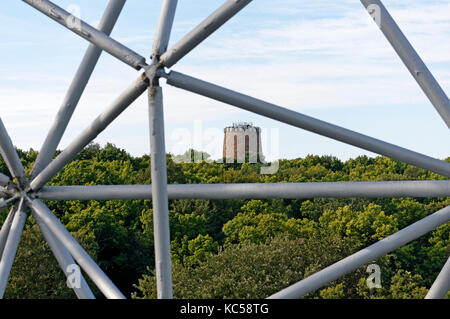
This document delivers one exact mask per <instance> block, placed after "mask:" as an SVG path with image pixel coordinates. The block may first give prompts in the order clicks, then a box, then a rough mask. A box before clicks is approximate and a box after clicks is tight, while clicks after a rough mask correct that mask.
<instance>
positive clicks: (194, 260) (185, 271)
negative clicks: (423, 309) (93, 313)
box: [0, 144, 450, 298]
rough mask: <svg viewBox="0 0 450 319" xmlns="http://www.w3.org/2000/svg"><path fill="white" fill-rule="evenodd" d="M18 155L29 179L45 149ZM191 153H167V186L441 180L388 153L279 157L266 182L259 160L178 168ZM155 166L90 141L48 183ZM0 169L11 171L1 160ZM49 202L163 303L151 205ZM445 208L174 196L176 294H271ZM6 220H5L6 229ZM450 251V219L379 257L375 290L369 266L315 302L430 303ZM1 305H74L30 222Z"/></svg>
mask: <svg viewBox="0 0 450 319" xmlns="http://www.w3.org/2000/svg"><path fill="white" fill-rule="evenodd" d="M18 152H19V156H20V157H21V159H22V162H23V163H24V165H25V167H26V171H27V173H29V171H30V170H31V167H32V165H33V163H34V160H35V159H36V156H37V153H36V152H35V151H34V150H29V151H22V150H18ZM191 153H192V152H187V153H186V154H185V155H184V156H182V157H172V156H171V155H168V157H167V167H168V180H169V183H172V184H197V183H203V184H213V183H256V182H258V183H274V182H333V181H377V180H432V179H445V178H443V177H442V176H439V175H437V174H434V173H430V172H428V171H425V170H422V169H419V168H416V167H413V166H410V165H407V164H403V163H400V162H397V161H393V160H390V159H388V158H385V157H376V158H369V157H366V156H361V157H358V158H355V159H351V160H348V161H345V162H343V161H341V160H339V159H337V158H335V157H332V156H307V157H306V158H299V159H293V160H281V161H280V162H279V170H278V172H277V173H276V174H274V175H262V174H260V168H261V164H248V163H244V164H218V163H208V162H206V161H203V162H201V163H193V162H181V163H180V161H179V159H180V158H183V159H186V158H189V156H187V155H190V154H191ZM204 158H207V155H206V156H205V157H204ZM447 161H449V162H450V158H448V159H447ZM149 167H150V158H149V156H142V157H133V156H130V155H129V154H128V153H127V152H126V151H125V150H123V149H119V148H117V147H115V146H114V145H112V144H107V145H106V146H104V147H101V146H99V145H98V144H90V145H89V146H88V147H86V148H85V149H84V150H83V151H82V152H81V153H80V154H79V155H78V156H77V158H76V159H75V160H74V161H73V162H71V163H70V164H68V165H67V166H66V167H65V168H64V169H63V170H62V171H61V172H60V173H59V174H58V175H56V176H55V177H54V178H53V179H52V181H51V184H53V185H112V184H150V183H151V177H150V170H149ZM0 171H1V172H2V173H4V174H8V170H7V168H6V165H5V163H4V162H3V161H2V160H0ZM46 204H47V205H48V206H49V207H50V208H51V209H52V210H53V212H54V213H55V214H56V215H57V216H58V217H59V219H60V220H61V221H62V222H63V224H64V225H65V226H66V227H67V228H68V229H69V231H70V232H71V233H72V234H73V235H74V237H75V238H76V239H77V240H79V242H80V243H81V245H82V246H83V247H84V248H85V249H86V250H87V251H88V252H89V253H90V254H91V256H93V258H94V259H95V260H96V261H97V262H98V264H99V265H100V267H101V268H102V269H103V270H104V271H105V272H106V273H107V274H108V275H109V276H110V277H111V279H112V280H113V281H114V282H115V283H116V284H117V285H118V287H119V288H120V289H121V290H122V291H123V292H124V293H125V294H126V295H127V297H133V298H155V297H156V286H155V278H154V271H153V269H154V246H153V215H152V204H151V201H149V200H146V201H142V200H140V201H67V202H63V201H47V202H46ZM448 205H450V198H403V199H355V198H349V199H320V198H317V199H298V200H292V199H289V200H283V199H273V200H240V199H239V200H238V199H236V200H171V201H170V203H169V215H170V216H169V217H170V228H171V243H172V262H173V284H174V296H175V297H176V298H264V297H267V296H269V295H271V294H273V293H275V292H277V291H279V290H281V289H282V288H285V287H287V286H288V285H290V284H292V283H294V282H297V281H299V280H301V279H302V278H304V277H306V276H309V275H311V274H313V273H314V272H316V271H318V270H320V269H323V268H324V267H326V266H328V265H330V264H332V263H334V262H336V261H338V260H340V259H342V258H344V257H346V256H348V255H349V254H351V253H353V252H356V251H358V250H359V249H361V248H364V247H366V246H368V245H370V244H373V243H375V242H376V241H378V240H380V239H382V238H385V237H386V236H388V235H390V234H392V233H394V232H396V231H397V230H400V229H402V228H404V227H406V226H408V225H410V224H412V223H414V222H415V221H417V220H419V219H421V218H423V217H425V216H427V215H429V214H432V213H434V212H436V211H437V210H439V209H441V208H444V207H446V206H448ZM6 214H7V211H3V212H1V213H0V222H3V220H4V219H5V217H6ZM449 255H450V224H449V223H447V224H445V225H443V226H441V227H439V228H437V229H436V230H435V231H433V232H431V233H429V234H426V235H424V236H422V237H420V238H419V239H417V240H415V241H414V242H412V243H410V244H408V245H406V246H404V247H402V248H400V249H397V250H396V251H394V252H392V253H391V254H389V255H387V256H385V257H382V258H380V259H379V260H377V261H374V263H376V264H378V265H379V266H380V268H381V278H382V281H381V288H379V289H369V288H368V287H367V285H366V278H367V277H368V275H369V274H368V273H367V272H366V267H362V268H361V269H358V270H357V271H355V272H353V273H351V274H349V275H347V276H345V277H343V278H342V279H340V280H338V281H336V282H334V283H332V284H330V285H329V286H327V287H324V288H322V289H320V290H319V291H317V292H315V293H312V294H310V295H308V296H307V297H308V298H422V297H424V296H425V294H426V292H427V290H428V289H429V287H430V286H431V284H432V283H433V281H434V279H435V278H436V276H437V274H438V273H439V271H440V270H441V268H442V266H443V265H444V263H445V261H446V260H447V258H448V257H449ZM91 286H92V287H93V285H91ZM95 293H96V294H97V295H98V296H100V293H99V292H98V291H97V290H95ZM5 297H6V298H74V297H75V296H74V294H73V292H72V291H71V290H70V289H68V288H67V286H66V284H65V277H64V275H63V273H62V271H61V270H60V269H59V267H58V265H57V263H56V261H55V259H54V257H53V256H52V254H51V251H50V250H49V248H48V246H47V245H46V243H45V241H44V240H43V238H42V236H41V235H40V233H39V230H38V228H37V226H36V225H35V223H34V221H33V220H32V219H31V218H29V220H28V221H27V225H26V227H25V230H24V235H23V238H22V240H21V243H20V247H19V250H18V253H17V257H16V260H15V264H14V267H13V270H12V273H11V277H10V280H9V283H8V288H7V291H6V295H5Z"/></svg>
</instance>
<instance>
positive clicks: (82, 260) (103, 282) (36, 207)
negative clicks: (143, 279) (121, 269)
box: [27, 198, 125, 299]
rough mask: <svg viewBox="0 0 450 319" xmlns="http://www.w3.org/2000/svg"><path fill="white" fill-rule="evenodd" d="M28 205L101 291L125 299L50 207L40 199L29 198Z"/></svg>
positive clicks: (110, 297) (107, 295)
mask: <svg viewBox="0 0 450 319" xmlns="http://www.w3.org/2000/svg"><path fill="white" fill-rule="evenodd" d="M27 204H28V206H29V207H30V208H31V209H32V210H33V211H34V213H35V214H36V215H37V216H38V218H39V219H40V220H41V222H42V223H44V224H45V225H46V226H47V227H48V229H49V230H50V231H51V232H52V234H53V235H54V236H55V237H56V239H57V240H59V241H60V242H61V243H62V244H63V245H64V246H65V248H66V249H67V250H68V251H69V252H70V254H71V255H72V256H73V258H74V259H75V260H76V261H77V262H78V264H79V265H80V267H81V268H82V269H83V270H84V271H85V272H86V274H87V275H88V276H89V277H90V278H91V279H92V281H93V282H94V283H95V284H96V285H97V287H98V288H99V289H100V291H101V292H102V293H103V294H104V295H105V297H106V298H109V299H125V296H124V295H123V294H122V293H121V292H120V291H119V289H117V287H116V286H115V285H114V283H113V282H112V281H111V280H110V279H109V278H108V276H106V275H105V273H104V272H103V271H102V270H101V269H100V267H99V266H98V265H97V264H96V263H95V261H94V260H93V259H92V258H91V257H90V256H89V255H88V253H87V252H86V251H85V250H84V249H83V247H81V245H80V244H79V243H78V242H77V241H76V240H75V239H74V238H73V237H72V235H71V234H70V233H69V231H68V230H67V229H66V228H65V227H64V226H63V225H62V224H61V222H60V221H59V220H58V218H56V217H55V215H53V213H52V212H51V211H50V209H49V208H48V207H47V206H46V205H45V204H44V203H43V202H42V201H41V200H39V199H31V198H28V203H27Z"/></svg>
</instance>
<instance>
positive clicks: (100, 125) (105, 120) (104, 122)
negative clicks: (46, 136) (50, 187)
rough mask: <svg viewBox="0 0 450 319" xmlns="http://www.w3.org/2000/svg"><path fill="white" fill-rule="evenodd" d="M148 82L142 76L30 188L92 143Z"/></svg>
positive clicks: (140, 92)
mask: <svg viewBox="0 0 450 319" xmlns="http://www.w3.org/2000/svg"><path fill="white" fill-rule="evenodd" d="M147 88H148V82H147V80H146V78H145V77H144V76H141V77H139V79H137V80H136V81H135V82H134V83H133V84H132V85H131V86H130V87H129V88H128V89H127V90H126V91H125V92H123V93H122V94H121V95H120V96H119V97H118V98H117V99H116V100H115V101H114V102H113V103H112V104H111V106H110V107H109V108H108V109H107V110H106V111H104V112H103V113H102V114H100V115H99V116H98V117H97V118H96V119H95V120H94V122H92V123H91V125H90V126H89V127H87V128H86V129H85V130H84V131H83V132H82V133H81V134H80V135H79V136H78V137H77V138H76V139H75V140H74V141H73V142H72V143H71V144H70V145H69V146H68V147H67V148H66V149H65V150H64V151H63V152H62V153H61V154H59V155H58V156H57V157H56V158H55V159H54V160H53V161H52V162H51V163H50V164H49V165H48V166H47V167H46V168H45V169H43V170H42V172H40V173H39V174H38V175H37V176H36V177H35V178H34V179H33V180H32V181H31V183H30V188H31V189H33V190H35V191H36V190H39V189H40V188H41V187H42V186H44V185H45V183H47V182H48V181H49V180H50V179H51V178H52V177H53V176H55V175H56V174H57V173H58V172H59V171H60V170H61V169H62V168H63V167H64V166H65V165H66V164H68V163H69V162H70V161H71V160H73V159H74V158H75V156H76V155H77V154H78V153H79V152H80V151H81V150H82V149H83V148H84V147H85V146H86V145H88V144H89V143H90V142H91V141H93V140H94V139H95V138H96V137H97V136H98V135H99V134H100V133H101V132H102V131H103V130H104V129H105V128H106V127H107V126H108V125H109V124H111V122H112V121H114V120H115V119H116V118H117V117H118V116H119V115H120V114H121V113H122V112H123V111H124V110H125V109H126V108H127V107H128V106H130V105H131V104H132V103H133V102H134V101H135V100H136V99H137V98H138V97H139V96H141V95H142V93H144V92H145V90H146V89H147Z"/></svg>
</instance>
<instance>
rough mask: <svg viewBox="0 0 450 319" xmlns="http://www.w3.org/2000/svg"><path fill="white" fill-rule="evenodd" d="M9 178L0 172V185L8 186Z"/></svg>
mask: <svg viewBox="0 0 450 319" xmlns="http://www.w3.org/2000/svg"><path fill="white" fill-rule="evenodd" d="M9 182H11V180H10V179H9V177H8V176H6V175H5V174H2V173H0V186H3V187H4V186H8V185H9Z"/></svg>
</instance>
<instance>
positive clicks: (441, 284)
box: [425, 258, 450, 299]
mask: <svg viewBox="0 0 450 319" xmlns="http://www.w3.org/2000/svg"><path fill="white" fill-rule="evenodd" d="M449 291H450V258H449V259H448V260H447V262H446V263H445V265H444V267H443V268H442V270H441V272H440V273H439V275H438V277H437V278H436V280H435V281H434V283H433V285H432V286H431V288H430V290H429V291H428V293H427V295H426V296H425V299H444V298H445V296H446V295H447V293H448V292H449Z"/></svg>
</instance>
